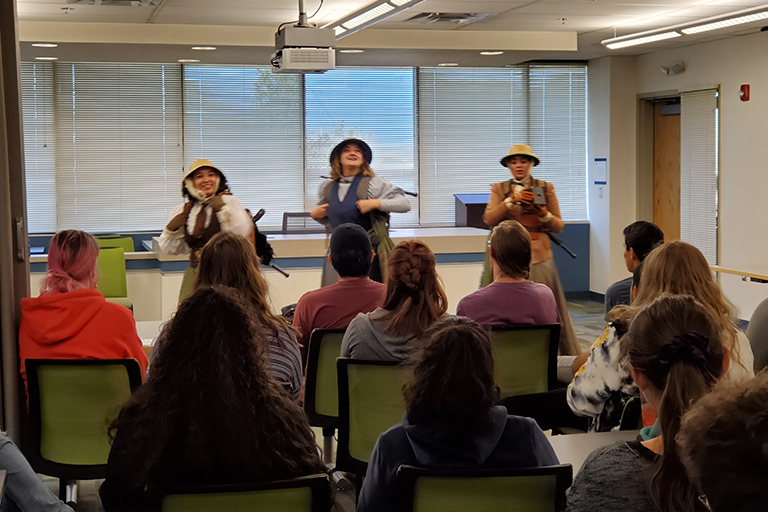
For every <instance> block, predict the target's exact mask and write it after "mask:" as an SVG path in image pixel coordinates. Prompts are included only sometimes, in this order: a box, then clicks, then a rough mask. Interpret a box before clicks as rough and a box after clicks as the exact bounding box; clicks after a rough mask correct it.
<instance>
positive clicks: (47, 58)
mask: <svg viewBox="0 0 768 512" xmlns="http://www.w3.org/2000/svg"><path fill="white" fill-rule="evenodd" d="M35 60H59V58H58V57H35Z"/></svg>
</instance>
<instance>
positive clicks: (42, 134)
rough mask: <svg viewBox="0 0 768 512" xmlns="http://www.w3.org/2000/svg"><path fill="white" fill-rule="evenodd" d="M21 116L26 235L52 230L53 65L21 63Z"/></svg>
mask: <svg viewBox="0 0 768 512" xmlns="http://www.w3.org/2000/svg"><path fill="white" fill-rule="evenodd" d="M21 88H22V95H21V101H22V116H23V120H22V122H23V127H24V165H25V172H26V185H27V187H26V188H27V219H28V223H29V226H28V230H29V232H30V233H42V232H54V231H56V160H55V159H56V144H55V143H54V133H55V131H54V112H53V63H51V62H45V63H38V62H22V63H21Z"/></svg>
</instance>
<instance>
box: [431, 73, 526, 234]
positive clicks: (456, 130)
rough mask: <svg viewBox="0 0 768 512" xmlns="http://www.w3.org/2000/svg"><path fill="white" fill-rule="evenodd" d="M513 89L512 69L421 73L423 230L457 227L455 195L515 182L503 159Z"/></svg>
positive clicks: (487, 190)
mask: <svg viewBox="0 0 768 512" xmlns="http://www.w3.org/2000/svg"><path fill="white" fill-rule="evenodd" d="M511 85H512V84H511V81H510V75H509V70H508V69H494V68H458V69H457V68H454V69H446V68H420V69H419V161H420V171H421V183H420V187H419V192H420V199H421V205H422V208H421V209H422V211H421V222H422V224H428V225H453V224H454V221H455V219H454V209H455V206H454V204H455V201H454V197H453V194H462V193H488V192H490V189H491V184H493V183H494V182H497V181H501V180H504V179H507V178H509V171H506V170H505V169H504V168H503V167H501V165H500V164H499V158H500V157H502V156H503V155H504V154H506V150H507V149H509V146H510V141H511V139H512V126H511V115H510V114H511V106H512V105H511V103H512V87H511Z"/></svg>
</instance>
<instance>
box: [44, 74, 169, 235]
mask: <svg viewBox="0 0 768 512" xmlns="http://www.w3.org/2000/svg"><path fill="white" fill-rule="evenodd" d="M55 71H56V72H55V84H56V139H55V140H56V201H55V204H56V208H55V209H56V213H57V219H56V229H57V230H59V229H67V228H77V229H82V230H86V231H133V230H144V229H161V228H162V227H163V226H164V225H165V223H166V222H168V215H169V214H170V212H171V209H172V208H173V206H174V205H175V204H177V203H178V202H179V193H180V190H181V186H180V182H181V180H180V176H181V174H180V173H181V169H182V168H183V161H182V148H181V79H180V76H179V67H178V65H175V66H174V65H164V64H127V63H119V64H109V63H107V64H104V63H77V64H63V63H57V64H56V66H55ZM35 222H37V221H36V220H35Z"/></svg>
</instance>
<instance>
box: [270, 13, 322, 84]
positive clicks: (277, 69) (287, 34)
mask: <svg viewBox="0 0 768 512" xmlns="http://www.w3.org/2000/svg"><path fill="white" fill-rule="evenodd" d="M335 44H336V34H335V33H334V31H333V29H332V28H316V27H312V26H301V25H294V26H290V27H282V28H280V29H279V30H278V31H277V32H276V33H275V53H273V54H272V58H271V59H270V62H271V64H272V72H273V73H324V72H326V71H328V70H329V69H334V68H335V67H336V50H335V49H334V45H335Z"/></svg>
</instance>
